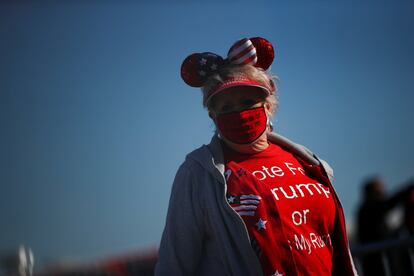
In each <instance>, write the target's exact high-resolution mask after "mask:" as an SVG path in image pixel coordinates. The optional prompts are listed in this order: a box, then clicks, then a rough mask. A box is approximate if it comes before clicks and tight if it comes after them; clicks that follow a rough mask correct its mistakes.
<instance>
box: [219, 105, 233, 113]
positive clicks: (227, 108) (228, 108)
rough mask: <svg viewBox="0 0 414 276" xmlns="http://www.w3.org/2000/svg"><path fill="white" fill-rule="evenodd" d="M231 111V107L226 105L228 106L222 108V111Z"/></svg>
mask: <svg viewBox="0 0 414 276" xmlns="http://www.w3.org/2000/svg"><path fill="white" fill-rule="evenodd" d="M230 109H231V106H230V105H228V104H226V105H223V106H221V108H220V111H221V112H226V111H229V110H230Z"/></svg>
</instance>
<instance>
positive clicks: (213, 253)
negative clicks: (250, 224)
mask: <svg viewBox="0 0 414 276" xmlns="http://www.w3.org/2000/svg"><path fill="white" fill-rule="evenodd" d="M268 138H269V141H271V142H272V143H275V144H277V145H280V146H282V147H284V148H285V149H287V150H288V151H290V152H291V153H293V154H294V155H296V156H298V157H300V158H301V159H302V160H304V161H305V162H307V163H308V164H313V165H318V164H321V165H322V166H323V168H324V169H325V172H326V173H327V175H328V177H329V179H330V180H331V181H332V178H333V171H332V169H331V167H329V165H328V164H327V163H326V162H324V161H322V160H319V159H318V158H317V157H316V156H315V155H314V154H312V153H311V152H310V151H309V150H308V149H306V148H305V147H303V146H301V145H298V144H296V143H293V142H291V141H290V140H288V139H286V138H284V137H282V136H280V135H278V134H275V133H271V134H269V136H268ZM226 190H227V185H226V180H225V177H224V158H223V153H222V149H221V144H220V139H219V138H217V136H214V137H213V139H212V140H211V143H210V144H209V145H203V146H202V147H200V148H198V149H196V150H195V151H193V152H191V153H190V154H188V155H187V157H186V159H185V161H184V163H183V164H182V165H181V166H180V168H179V169H178V172H177V174H176V176H175V179H174V183H173V186H172V191H171V197H170V203H169V208H168V214H167V219H166V225H165V229H164V232H163V235H162V240H161V244H160V248H159V260H158V263H157V265H156V271H155V275H201V276H202V275H215V276H218V275H252V276H253V275H254V276H257V275H262V268H261V265H260V262H259V259H258V258H257V256H256V254H255V252H254V250H253V249H252V247H251V245H250V238H249V234H248V232H247V229H246V226H245V224H244V222H243V220H242V219H241V217H240V216H239V215H238V214H237V213H236V212H235V211H234V210H233V209H232V208H231V206H230V205H229V204H228V203H227V200H226V197H225V195H226ZM346 255H348V256H349V258H350V254H349V251H348V253H347V254H346ZM350 262H351V263H352V259H351V260H350ZM352 266H353V264H352ZM353 270H354V269H353ZM354 272H355V271H354ZM348 275H349V274H348Z"/></svg>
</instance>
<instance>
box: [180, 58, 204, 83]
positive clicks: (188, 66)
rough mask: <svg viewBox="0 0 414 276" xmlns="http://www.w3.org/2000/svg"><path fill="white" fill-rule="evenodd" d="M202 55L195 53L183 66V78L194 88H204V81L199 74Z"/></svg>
mask: <svg viewBox="0 0 414 276" xmlns="http://www.w3.org/2000/svg"><path fill="white" fill-rule="evenodd" d="M200 58H201V54H200V53H194V54H191V55H189V56H188V57H186V58H185V60H184V61H183V63H182V64H181V78H182V79H183V80H184V81H185V83H186V84H188V85H189V86H192V87H201V86H203V83H204V80H203V79H202V78H201V76H200V75H199V74H198V73H197V70H198V63H199V60H200Z"/></svg>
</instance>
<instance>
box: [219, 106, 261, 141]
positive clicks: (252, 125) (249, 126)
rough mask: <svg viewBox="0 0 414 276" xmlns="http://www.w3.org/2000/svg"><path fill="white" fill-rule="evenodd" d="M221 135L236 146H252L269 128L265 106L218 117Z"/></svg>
mask: <svg viewBox="0 0 414 276" xmlns="http://www.w3.org/2000/svg"><path fill="white" fill-rule="evenodd" d="M217 128H218V129H219V131H220V135H221V136H223V137H224V138H226V139H227V140H228V141H230V142H232V143H235V144H251V143H253V142H254V141H256V140H257V139H258V138H259V137H260V136H261V135H262V134H263V133H264V132H265V131H266V128H267V115H266V111H265V108H264V107H263V106H261V107H256V108H251V109H246V110H242V111H237V112H231V113H225V114H220V115H219V116H217Z"/></svg>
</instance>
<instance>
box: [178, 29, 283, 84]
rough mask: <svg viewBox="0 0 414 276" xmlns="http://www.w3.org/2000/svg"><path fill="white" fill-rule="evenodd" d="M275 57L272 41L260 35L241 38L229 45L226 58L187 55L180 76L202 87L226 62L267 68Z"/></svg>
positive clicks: (215, 55)
mask: <svg viewBox="0 0 414 276" xmlns="http://www.w3.org/2000/svg"><path fill="white" fill-rule="evenodd" d="M274 57H275V53H274V49H273V46H272V43H270V42H269V41H268V40H266V39H264V38H261V37H253V38H243V39H240V40H239V41H237V42H236V43H234V44H233V46H231V48H230V50H229V52H228V54H227V58H226V59H223V58H222V57H221V56H219V55H217V54H214V53H210V52H204V53H194V54H191V55H189V56H188V57H187V58H186V59H185V60H184V61H183V63H182V65H181V77H182V79H183V80H184V82H185V83H186V84H188V85H189V86H192V87H202V86H204V84H205V83H206V81H207V80H208V78H209V77H210V76H211V75H212V74H214V73H215V72H217V71H218V70H219V69H220V67H222V66H223V65H227V64H235V65H246V64H250V65H253V66H255V67H259V68H262V69H263V70H267V69H268V68H269V67H270V65H271V64H272V62H273V59H274Z"/></svg>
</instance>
